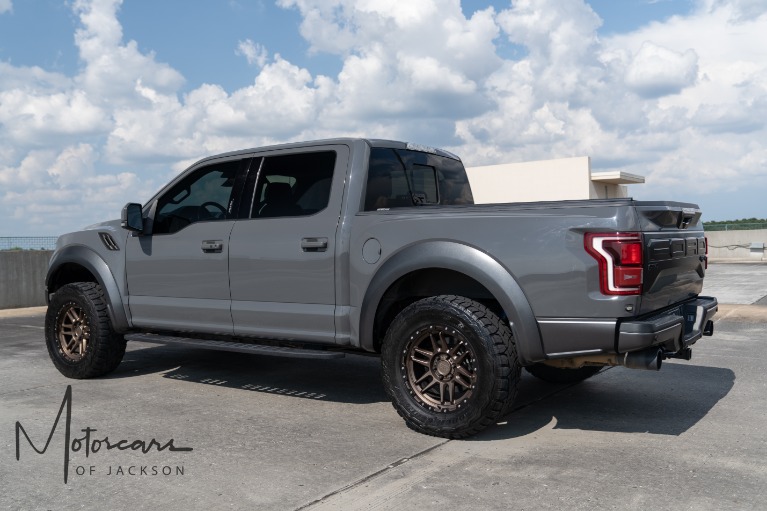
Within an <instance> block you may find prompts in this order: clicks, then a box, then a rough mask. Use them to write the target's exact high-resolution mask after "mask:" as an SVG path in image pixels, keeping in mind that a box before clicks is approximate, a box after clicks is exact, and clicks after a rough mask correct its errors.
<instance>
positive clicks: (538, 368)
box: [525, 364, 602, 383]
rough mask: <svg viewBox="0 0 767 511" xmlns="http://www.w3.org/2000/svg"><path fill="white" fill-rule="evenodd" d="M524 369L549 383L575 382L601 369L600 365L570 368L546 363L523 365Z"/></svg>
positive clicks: (589, 376)
mask: <svg viewBox="0 0 767 511" xmlns="http://www.w3.org/2000/svg"><path fill="white" fill-rule="evenodd" d="M525 369H526V370H527V372H528V373H530V374H532V375H533V376H535V377H536V378H540V379H541V380H544V381H547V382H549V383H577V382H579V381H583V380H585V379H587V378H591V377H592V376H594V375H595V374H597V373H598V372H599V371H601V370H602V366H583V367H579V368H578V369H570V368H566V367H552V366H548V365H546V364H534V365H531V366H527V367H525Z"/></svg>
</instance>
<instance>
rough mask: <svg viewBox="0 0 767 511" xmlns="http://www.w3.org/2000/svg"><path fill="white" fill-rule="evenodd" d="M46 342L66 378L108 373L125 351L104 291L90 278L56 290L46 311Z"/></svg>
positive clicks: (53, 358) (122, 339) (57, 366)
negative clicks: (112, 319) (112, 322)
mask: <svg viewBox="0 0 767 511" xmlns="http://www.w3.org/2000/svg"><path fill="white" fill-rule="evenodd" d="M45 344H46V346H47V347H48V354H49V355H50V357H51V360H52V361H53V365H55V366H56V369H58V370H59V372H61V374H63V375H64V376H66V377H67V378H76V379H83V378H94V377H96V376H102V375H104V374H107V373H109V372H111V371H114V369H115V368H116V367H117V366H118V365H120V362H121V361H122V358H123V355H124V354H125V339H124V338H123V336H122V335H120V334H118V333H117V332H115V331H114V329H113V328H112V324H111V322H110V321H109V314H108V313H107V305H106V301H105V300H104V292H103V290H102V289H101V286H99V285H98V284H95V283H93V282H75V283H72V284H67V285H65V286H63V287H61V289H59V290H58V291H56V293H55V294H54V295H53V298H52V299H51V301H50V304H49V305H48V312H47V314H46V315H45Z"/></svg>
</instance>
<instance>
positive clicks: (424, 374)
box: [413, 371, 433, 385]
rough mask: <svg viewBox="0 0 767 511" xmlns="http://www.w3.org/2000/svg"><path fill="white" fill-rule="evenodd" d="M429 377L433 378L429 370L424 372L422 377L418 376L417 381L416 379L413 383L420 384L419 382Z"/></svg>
mask: <svg viewBox="0 0 767 511" xmlns="http://www.w3.org/2000/svg"><path fill="white" fill-rule="evenodd" d="M429 377H432V378H433V376H432V375H431V373H430V372H428V371H427V372H425V373H423V375H422V376H421V377H420V378H418V379H417V380H416V381H414V382H413V383H414V384H415V385H418V384H419V383H421V382H422V381H424V380H425V379H426V378H429Z"/></svg>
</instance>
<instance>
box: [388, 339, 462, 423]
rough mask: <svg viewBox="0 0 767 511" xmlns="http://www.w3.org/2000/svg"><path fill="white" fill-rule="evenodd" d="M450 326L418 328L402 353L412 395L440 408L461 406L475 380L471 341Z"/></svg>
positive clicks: (424, 402)
mask: <svg viewBox="0 0 767 511" xmlns="http://www.w3.org/2000/svg"><path fill="white" fill-rule="evenodd" d="M448 328H450V327H447V325H444V324H442V325H433V326H430V327H428V328H423V327H421V328H420V329H418V330H415V331H414V333H412V334H411V337H410V340H409V342H408V344H407V348H406V349H405V350H404V352H403V355H402V357H403V359H402V360H403V364H402V365H403V366H404V370H405V372H406V374H405V378H406V380H407V381H408V384H409V387H410V389H411V394H412V396H413V398H414V399H415V400H416V401H417V402H418V403H419V404H420V405H422V406H425V407H428V408H431V409H433V410H436V411H439V412H451V411H454V410H458V407H459V406H461V405H462V404H463V403H465V402H466V400H467V399H468V398H469V397H471V395H472V393H473V392H474V389H473V386H474V383H475V381H476V371H475V369H474V367H475V364H476V362H475V358H474V353H473V351H472V349H471V345H470V344H469V343H468V341H467V340H466V339H465V338H464V337H463V336H462V334H460V333H457V332H455V331H452V334H451V333H448V332H451V330H448Z"/></svg>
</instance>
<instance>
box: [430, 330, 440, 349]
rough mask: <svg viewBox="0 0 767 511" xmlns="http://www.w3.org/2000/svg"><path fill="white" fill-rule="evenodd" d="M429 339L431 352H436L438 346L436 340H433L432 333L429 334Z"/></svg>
mask: <svg viewBox="0 0 767 511" xmlns="http://www.w3.org/2000/svg"><path fill="white" fill-rule="evenodd" d="M429 341H431V352H432V353H436V352H437V348H439V346H437V341H435V340H434V334H429Z"/></svg>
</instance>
